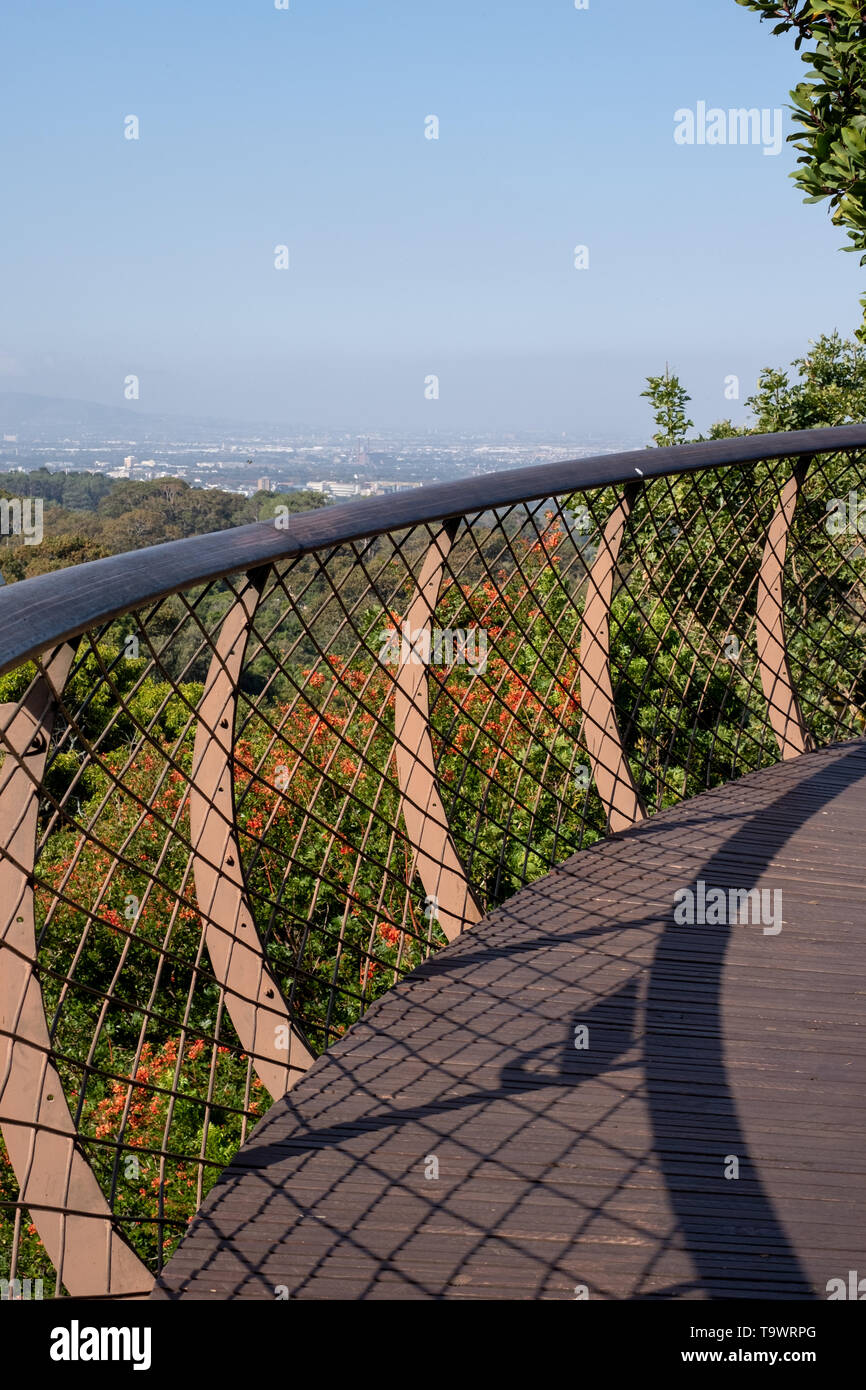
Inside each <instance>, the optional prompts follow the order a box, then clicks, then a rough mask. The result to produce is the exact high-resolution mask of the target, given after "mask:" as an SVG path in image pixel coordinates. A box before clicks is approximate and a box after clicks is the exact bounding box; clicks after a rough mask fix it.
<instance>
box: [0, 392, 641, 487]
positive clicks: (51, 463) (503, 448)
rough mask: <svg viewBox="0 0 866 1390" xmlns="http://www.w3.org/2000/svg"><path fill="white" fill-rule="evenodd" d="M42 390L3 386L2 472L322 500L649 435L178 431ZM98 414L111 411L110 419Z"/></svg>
mask: <svg viewBox="0 0 866 1390" xmlns="http://www.w3.org/2000/svg"><path fill="white" fill-rule="evenodd" d="M40 399H43V398H38V397H32V398H30V400H31V401H39V400H40ZM44 400H45V402H46V406H45V407H44V408H43V409H41V410H39V409H34V408H33V407H32V406H30V407H29V408H25V407H22V402H26V398H25V397H22V396H18V397H10V398H6V400H4V398H3V397H2V396H0V472H3V473H12V472H15V471H23V472H29V471H31V470H33V469H37V468H47V469H50V470H51V471H52V472H61V473H73V472H89V473H99V474H103V475H105V476H107V477H109V478H117V479H129V480H134V481H139V482H142V481H147V480H148V479H154V478H166V477H170V478H179V479H181V480H182V481H184V482H186V483H188V484H189V485H190V486H192V487H201V488H217V489H220V490H221V491H223V492H234V493H238V494H240V495H242V496H244V497H251V496H252V495H254V494H255V493H256V492H289V491H293V490H295V489H297V490H305V491H311V492H317V493H320V494H321V495H322V497H323V498H324V499H325V500H326V501H344V500H347V499H350V498H353V497H370V496H377V495H382V494H386V493H391V492H398V491H400V490H401V489H403V488H409V487H420V486H422V485H424V484H429V483H435V482H445V481H448V480H452V479H455V478H461V477H467V476H472V475H477V474H482V473H493V472H498V471H499V470H501V469H504V468H519V467H522V466H526V465H530V464H533V463H550V462H552V461H555V460H557V459H564V458H580V457H583V456H588V455H592V454H597V453H609V452H613V451H616V450H617V449H627V448H632V447H636V446H639V444H640V443H642V442H644V441H639V440H636V439H634V438H633V437H630V438H623V439H616V438H604V439H602V438H599V437H596V436H579V437H574V438H569V437H567V436H560V437H559V438H538V439H536V438H531V437H527V436H519V435H501V436H496V437H493V436H487V435H470V434H465V435H463V434H461V435H439V434H426V435H421V436H415V437H410V436H406V435H397V434H378V435H372V434H370V435H368V434H361V435H358V434H353V433H347V432H334V433H325V432H316V431H313V430H308V431H304V430H297V431H289V430H286V431H285V432H279V431H278V430H277V429H273V430H268V431H264V432H262V433H255V432H250V433H242V432H240V431H239V430H235V431H233V432H229V431H228V430H227V431H225V432H221V431H219V430H218V429H217V430H215V429H214V427H213V426H212V425H210V424H202V425H201V426H200V427H199V430H198V432H196V429H195V426H194V425H193V426H189V425H187V424H186V423H185V422H177V423H176V426H175V428H176V433H175V434H174V435H172V433H171V429H172V423H173V422H171V421H169V420H167V419H165V420H155V419H151V418H148V417H141V419H140V423H139V419H138V418H137V417H136V415H135V414H133V413H132V412H130V413H129V419H128V421H123V429H122V432H121V430H120V429H118V427H117V421H116V419H115V418H114V417H116V416H117V415H118V413H119V412H117V411H113V410H110V409H109V408H107V407H100V406H96V405H93V406H91V405H89V404H86V403H82V406H81V409H80V411H79V412H78V414H79V415H80V416H81V418H80V419H77V418H76V412H75V411H74V410H72V409H67V410H65V411H64V410H63V409H62V407H63V405H64V403H63V402H61V401H59V400H57V399H55V398H44ZM7 401H8V403H7ZM66 404H68V406H70V407H72V406H74V405H75V404H76V403H74V402H69V403H66ZM100 415H105V416H106V417H108V418H107V419H106V421H105V422H101V421H100V419H99V416H100ZM22 416H23V417H24V418H23V420H21V419H20V417H22ZM4 417H5V418H4Z"/></svg>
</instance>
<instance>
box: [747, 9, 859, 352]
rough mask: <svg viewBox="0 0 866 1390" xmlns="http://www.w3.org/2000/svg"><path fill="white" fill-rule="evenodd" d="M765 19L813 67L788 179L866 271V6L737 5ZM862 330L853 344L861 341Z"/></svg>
mask: <svg viewBox="0 0 866 1390" xmlns="http://www.w3.org/2000/svg"><path fill="white" fill-rule="evenodd" d="M737 4H738V5H743V6H745V8H746V9H749V10H752V11H754V12H755V13H756V14H759V15H760V16H761V19H762V21H763V20H765V19H768V20H776V21H777V22H776V24H775V25H774V27H773V33H774V34H784V33H788V32H790V31H793V32H794V33H795V34H796V39H795V41H794V46H795V48H796V49H798V50H799V49H800V48H801V47H802V45H803V44H804V43H808V44H810V47H809V48H808V49H807V50H806V51H804V52H803V54H802V58H803V61H804V62H805V63H809V64H811V68H810V71H809V73H808V74H807V78H806V81H804V82H799V83H798V84H797V86H796V87H795V88H794V89H793V91H792V92H791V99H792V101H793V103H794V105H793V111H794V118H795V120H796V121H797V123H798V124H799V126H800V127H801V129H800V130H799V131H797V132H795V134H794V135H792V136H789V137H788V138H789V140H791V141H792V143H793V144H794V147H795V148H796V149H797V150H799V151H800V155H799V158H798V160H797V164H798V166H799V167H798V168H797V169H796V170H795V172H794V174H793V175H792V177H793V178H794V179H795V181H796V183H797V186H798V187H799V188H801V189H802V190H803V192H804V193H805V194H806V202H807V203H818V202H822V201H824V200H825V199H827V200H829V204H830V208H831V216H832V221H833V223H834V225H835V226H837V227H844V228H846V230H847V236H848V240H849V242H850V245H849V246H846V247H845V248H844V249H845V250H846V251H857V252H860V253H861V255H860V264H861V265H866V5H864V4H863V3H862V0H805V3H799V0H737ZM860 302H861V305H862V306H863V310H864V323H863V324H862V325H861V327H860V328H859V329H858V330H857V337H858V338H859V339H860V341H861V342H866V295H864V296H863V297H862V298H861V301H860Z"/></svg>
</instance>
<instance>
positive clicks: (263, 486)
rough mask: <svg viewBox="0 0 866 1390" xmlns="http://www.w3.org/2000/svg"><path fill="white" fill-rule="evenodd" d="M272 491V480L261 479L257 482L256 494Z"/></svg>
mask: <svg viewBox="0 0 866 1390" xmlns="http://www.w3.org/2000/svg"><path fill="white" fill-rule="evenodd" d="M270 490H271V480H270V478H259V479H258V481H257V482H256V492H270Z"/></svg>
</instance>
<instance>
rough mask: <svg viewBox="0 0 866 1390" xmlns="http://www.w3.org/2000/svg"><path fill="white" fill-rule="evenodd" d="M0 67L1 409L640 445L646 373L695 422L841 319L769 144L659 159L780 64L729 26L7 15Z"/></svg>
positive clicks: (563, 13) (478, 14) (604, 15)
mask: <svg viewBox="0 0 866 1390" xmlns="http://www.w3.org/2000/svg"><path fill="white" fill-rule="evenodd" d="M0 45H2V53H3V70H4V81H3V85H2V89H0V130H2V135H0V144H2V150H0V157H2V167H3V183H2V186H3V194H4V203H5V208H4V216H3V218H2V224H0V246H2V254H0V280H2V292H0V390H8V391H31V392H37V393H41V394H46V395H60V396H71V397H81V398H85V399H88V400H95V401H101V402H104V403H106V404H112V405H113V404H123V403H124V381H125V379H126V378H127V377H128V376H129V375H130V374H134V375H136V376H137V377H138V379H139V383H140V397H139V402H138V406H139V408H140V409H141V410H146V411H148V412H153V411H156V412H160V413H162V412H176V413H180V414H184V413H189V414H195V415H203V414H213V415H216V416H221V417H235V418H238V419H245V420H249V421H250V422H251V423H254V422H255V421H256V420H261V421H268V422H281V421H285V422H286V423H287V424H291V423H292V422H293V421H308V422H311V423H314V424H317V425H322V426H330V427H333V428H346V429H351V430H365V431H376V430H378V429H383V430H394V429H397V430H399V429H407V430H409V429H424V428H428V427H429V428H431V429H434V428H441V429H443V430H451V429H455V428H460V429H471V430H479V431H482V430H484V431H487V430H495V431H503V432H504V431H508V430H533V431H537V432H538V433H539V434H543V435H548V436H552V435H554V434H559V433H567V434H568V436H569V438H571V439H574V438H577V437H580V436H583V435H586V436H590V435H594V436H596V437H599V436H601V437H608V438H617V437H621V436H624V435H635V436H637V437H648V434H649V430H650V421H649V411H648V406H647V403H646V402H645V401H642V400H641V399H640V391H641V390H642V389H643V385H644V381H643V379H644V377H645V376H646V374H647V373H648V372H657V371H661V370H663V368H664V363H665V361H666V360H667V361H669V362H670V363H671V366H672V367H673V368H674V369H675V370H677V371H678V372H679V373H680V374H681V376H682V378H683V380H684V382H685V384H686V386H687V387H688V389H689V390H690V392H691V394H692V396H693V398H694V399H693V405H692V409H691V413H692V416H693V418H694V420H695V422H696V424H697V425H698V427H700V428H705V427H706V426H708V425H709V423H710V422H711V421H712V420H714V419H718V418H721V417H723V416H727V415H732V416H733V418H734V419H735V420H740V419H742V418H744V414H745V412H744V408H743V403H742V400H743V399H744V398H745V396H746V395H748V393H749V391H750V390H751V389H752V387H753V385H754V379H755V376H756V373H757V371H758V369H759V368H760V367H761V366H763V365H770V364H771V365H779V364H784V363H787V362H788V361H789V360H790V359H791V358H792V357H795V356H797V355H799V354H801V353H802V351H803V350H804V349H805V347H806V345H807V342H808V340H809V339H810V338H812V337H814V336H816V335H817V334H819V333H821V332H828V331H831V330H832V329H834V328H838V329H840V331H842V332H850V331H851V330H852V328H853V327H854V325H855V323H856V321H857V318H858V312H857V298H858V294H859V293H860V290H861V281H862V275H863V272H861V271H860V269H859V267H858V265H857V258H856V257H855V256H852V255H845V254H843V253H842V251H841V250H840V249H839V248H840V247H841V246H842V245H843V244H844V235H843V233H841V232H839V231H836V230H835V229H834V228H833V227H832V226H831V225H830V221H829V217H828V214H827V209H826V206H824V205H816V206H807V205H805V204H803V202H802V195H801V194H800V192H799V190H797V189H796V188H795V186H794V184H793V182H792V181H791V180H790V179H789V178H788V177H787V174H788V172H789V171H790V170H791V169H792V168H793V167H794V159H795V155H794V152H793V151H792V149H791V147H790V146H787V145H786V146H785V147H784V149H783V151H782V153H781V154H779V155H778V156H768V155H765V154H764V152H763V149H762V148H761V147H760V146H752V145H726V146H711V145H697V144H696V145H693V146H683V145H678V144H676V143H675V141H674V138H673V136H674V113H675V111H677V110H678V109H680V108H692V109H694V108H696V107H697V104H698V102H701V101H704V102H706V103H707V105H708V106H709V107H721V108H723V109H725V110H727V109H728V108H731V107H758V108H761V109H763V108H769V109H771V110H772V109H775V108H779V107H786V105H787V101H788V91H789V88H790V87H791V86H792V85H793V84H794V83H795V82H796V81H798V80H800V79H801V77H802V76H803V75H804V74H805V72H806V68H805V66H804V64H803V63H802V62H801V61H800V59H799V57H798V56H797V55H796V54H795V53H794V49H793V41H792V40H791V38H790V37H785V36H780V37H775V38H774V37H773V36H772V35H771V33H770V29H769V26H768V25H761V24H760V23H759V21H758V18H757V16H756V15H753V14H751V13H750V12H748V11H746V10H744V9H743V8H741V7H740V6H739V5H737V4H736V3H735V0H660V2H659V3H658V4H656V5H650V4H647V3H646V0H589V9H588V10H576V9H575V7H574V0H498V2H497V0H430V3H424V0H290V8H289V10H287V11H286V10H277V9H276V8H275V5H274V0H235V2H234V3H230V2H229V0H212V3H205V0H189V3H184V4H182V5H181V4H178V0H146V2H144V3H138V4H135V5H123V4H118V2H117V0H102V2H101V3H100V2H98V0H97V2H95V0H83V3H81V4H79V5H75V6H62V7H61V6H46V5H44V4H42V3H39V2H38V0H19V3H17V4H16V5H15V6H14V7H12V6H9V7H7V8H6V11H5V13H4V15H3V17H2V20H0ZM130 115H134V116H136V117H137V118H138V122H139V138H138V139H137V140H128V139H126V138H125V134H124V128H125V119H126V118H127V117H128V116H130ZM431 115H435V116H436V117H437V118H438V121H439V138H438V139H437V140H431V139H427V138H425V121H426V118H427V117H429V116H431ZM790 131H791V125H790V119H789V114H788V112H787V110H786V111H785V129H784V133H785V134H786V135H787V134H788V133H790ZM279 245H286V246H287V247H288V248H289V260H290V265H289V269H288V270H279V269H276V268H275V264H274V262H275V247H277V246H279ZM577 245H585V246H587V247H588V248H589V268H588V269H586V270H576V269H575V267H574V248H575V246H577ZM729 374H736V375H737V376H739V378H740V380H741V397H742V399H741V401H740V402H739V403H732V402H730V401H729V400H726V399H725V396H724V384H725V378H726V376H728V375H729ZM430 375H436V376H437V377H438V379H439V398H438V399H436V400H429V399H425V378H427V377H428V376H430Z"/></svg>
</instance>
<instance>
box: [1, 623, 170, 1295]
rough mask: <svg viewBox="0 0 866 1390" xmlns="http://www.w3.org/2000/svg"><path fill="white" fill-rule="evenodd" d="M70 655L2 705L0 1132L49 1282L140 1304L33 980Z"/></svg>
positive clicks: (142, 1274)
mask: <svg viewBox="0 0 866 1390" xmlns="http://www.w3.org/2000/svg"><path fill="white" fill-rule="evenodd" d="M74 653H75V647H74V644H71V643H66V644H64V645H63V646H61V647H58V648H56V649H55V651H54V652H52V653H51V655H50V656H49V657H48V658H47V659H46V661H45V664H44V668H43V670H44V674H43V675H41V676H39V677H38V678H37V679H36V680H35V681H34V682H33V683H32V685H31V687H30V690H29V692H28V694H27V696H26V698H25V699H24V700H23V701H22V702H21V703H20V704H19V705H17V706H16V705H12V704H9V705H4V706H3V707H2V713H3V715H4V716H7V717H9V723H8V724H5V725H4V727H5V735H4V748H5V757H4V760H3V767H2V769H0V1128H2V1132H3V1139H4V1142H5V1144H6V1149H7V1152H8V1154H9V1158H10V1160H11V1163H12V1167H13V1169H14V1171H15V1176H16V1178H17V1180H18V1186H19V1201H20V1202H21V1203H22V1204H24V1205H25V1206H26V1207H27V1208H28V1209H29V1211H30V1215H31V1218H32V1220H33V1224H34V1225H35V1227H36V1229H37V1231H38V1232H39V1237H40V1239H41V1241H42V1243H43V1245H44V1246H45V1249H46V1252H47V1254H48V1257H49V1259H50V1260H51V1262H52V1264H53V1265H54V1267H55V1269H56V1270H57V1279H58V1286H59V1285H61V1284H62V1285H64V1286H65V1287H66V1288H67V1289H68V1290H69V1292H70V1293H71V1294H73V1295H74V1296H78V1297H83V1298H86V1297H95V1296H99V1295H104V1294H114V1295H125V1296H127V1297H129V1296H136V1295H137V1296H139V1297H145V1296H146V1295H147V1293H148V1292H149V1291H150V1288H151V1287H152V1285H153V1275H152V1274H151V1273H150V1271H149V1270H148V1268H147V1266H146V1265H144V1264H143V1263H142V1261H141V1260H140V1259H139V1258H138V1256H137V1255H136V1254H135V1252H134V1251H133V1250H132V1249H130V1247H129V1245H127V1243H126V1241H125V1240H124V1239H123V1237H122V1235H121V1234H120V1232H119V1231H118V1230H117V1228H116V1226H115V1224H114V1221H113V1219H112V1214H111V1209H110V1207H109V1205H108V1202H107V1201H106V1199H105V1196H104V1194H103V1192H102V1189H101V1187H100V1186H99V1183H98V1182H97V1180H96V1176H95V1174H94V1173H93V1170H92V1169H91V1167H90V1164H89V1163H88V1162H87V1159H86V1158H85V1157H84V1155H83V1153H82V1152H81V1150H80V1149H79V1148H78V1146H77V1144H76V1137H77V1136H76V1128H75V1122H74V1120H73V1118H72V1114H71V1112H70V1109H69V1105H68V1104H67V1101H66V1096H65V1094H64V1091H63V1083H62V1082H61V1080H60V1076H59V1074H58V1072H57V1068H56V1067H55V1066H54V1064H53V1063H52V1061H51V1039H50V1036H49V1032H48V1023H47V1021H46V1018H45V1008H44V1004H43V999H42V990H41V987H40V985H39V981H38V979H37V977H36V973H35V965H36V925H35V918H34V902H33V868H34V862H35V854H36V835H37V818H38V812H39V785H40V782H41V780H42V776H43V773H44V771H45V762H46V758H47V756H48V743H49V739H50V737H51V730H52V727H53V724H54V718H55V712H56V702H57V700H58V698H59V697H60V694H61V692H62V690H63V686H64V685H65V683H66V679H67V676H68V675H69V671H70V668H71V666H72V660H73V657H74Z"/></svg>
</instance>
